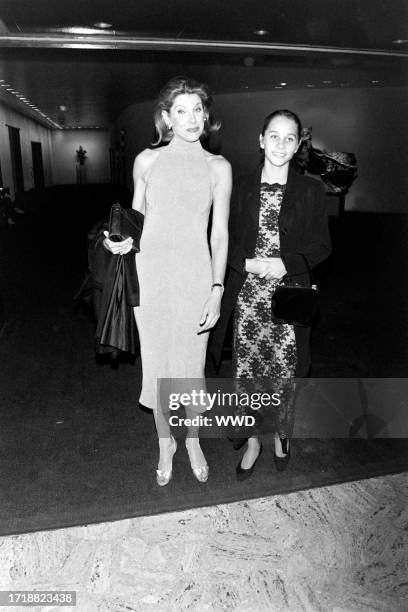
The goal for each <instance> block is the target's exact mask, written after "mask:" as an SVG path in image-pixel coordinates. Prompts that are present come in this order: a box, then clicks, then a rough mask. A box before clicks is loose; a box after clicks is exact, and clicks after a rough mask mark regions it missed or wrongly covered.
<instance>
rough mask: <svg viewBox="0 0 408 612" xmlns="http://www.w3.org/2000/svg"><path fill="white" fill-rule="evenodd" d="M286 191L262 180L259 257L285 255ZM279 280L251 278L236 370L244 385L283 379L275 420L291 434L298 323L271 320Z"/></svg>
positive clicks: (236, 329)
mask: <svg viewBox="0 0 408 612" xmlns="http://www.w3.org/2000/svg"><path fill="white" fill-rule="evenodd" d="M284 191H285V185H280V184H278V183H274V184H273V185H271V184H269V183H261V188H260V207H259V231H258V237H257V241H256V247H255V255H254V256H255V257H280V244H279V229H278V220H279V212H280V207H281V203H282V199H283V195H284ZM278 282H279V281H278V280H265V279H264V278H259V277H258V276H256V275H255V274H248V276H247V278H246V279H245V282H244V284H243V286H242V288H241V291H240V293H239V296H238V302H237V305H236V307H235V312H234V326H233V342H234V350H233V359H232V371H233V377H234V378H235V379H241V381H242V388H243V389H245V382H244V381H245V380H249V379H250V380H251V381H254V380H255V381H261V380H266V379H274V380H276V379H279V380H278V382H277V384H276V386H275V387H274V388H275V390H278V389H279V390H280V392H281V398H282V403H281V405H280V407H279V408H278V409H275V411H274V414H273V418H274V421H275V430H276V431H278V432H279V435H281V436H288V435H290V434H291V430H292V427H293V385H292V384H291V382H290V380H291V379H293V377H294V376H295V370H296V361H297V353H296V339H295V330H294V328H293V326H292V325H286V324H276V323H274V322H273V321H272V319H271V298H272V294H273V292H274V291H275V288H276V285H277V284H278ZM257 390H258V391H259V389H258V388H257ZM259 412H260V411H259ZM242 435H243V434H242ZM249 435H254V432H251V433H250V434H249Z"/></svg>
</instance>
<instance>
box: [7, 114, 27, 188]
mask: <svg viewBox="0 0 408 612" xmlns="http://www.w3.org/2000/svg"><path fill="white" fill-rule="evenodd" d="M7 127H8V132H9V140H10V154H11V168H12V173H13V182H14V195H16V194H17V193H19V192H21V191H24V176H23V162H22V159H21V145H20V129H19V128H16V127H12V126H11V125H8V126H7Z"/></svg>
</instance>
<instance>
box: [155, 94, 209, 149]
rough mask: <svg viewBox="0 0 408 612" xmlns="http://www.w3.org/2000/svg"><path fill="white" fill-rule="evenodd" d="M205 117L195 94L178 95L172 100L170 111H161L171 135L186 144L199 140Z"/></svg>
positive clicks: (198, 97)
mask: <svg viewBox="0 0 408 612" xmlns="http://www.w3.org/2000/svg"><path fill="white" fill-rule="evenodd" d="M206 117H207V114H206V112H205V110H204V107H203V103H202V102H201V98H200V96H198V95H197V94H180V95H178V96H177V97H176V98H175V99H174V102H173V105H172V107H171V108H170V111H169V112H167V111H163V119H164V121H165V122H166V124H167V125H168V126H171V128H172V130H173V135H174V136H176V137H177V138H182V139H183V140H186V141H187V142H194V141H196V140H198V139H199V138H200V136H201V134H202V133H203V131H204V122H205V120H206Z"/></svg>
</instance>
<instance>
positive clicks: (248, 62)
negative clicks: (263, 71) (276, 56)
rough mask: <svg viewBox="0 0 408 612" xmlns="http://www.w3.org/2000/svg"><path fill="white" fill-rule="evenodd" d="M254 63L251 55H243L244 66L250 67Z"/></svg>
mask: <svg viewBox="0 0 408 612" xmlns="http://www.w3.org/2000/svg"><path fill="white" fill-rule="evenodd" d="M254 65H255V59H254V58H253V57H251V56H250V55H248V56H247V57H244V66H246V67H247V68H252V66H254Z"/></svg>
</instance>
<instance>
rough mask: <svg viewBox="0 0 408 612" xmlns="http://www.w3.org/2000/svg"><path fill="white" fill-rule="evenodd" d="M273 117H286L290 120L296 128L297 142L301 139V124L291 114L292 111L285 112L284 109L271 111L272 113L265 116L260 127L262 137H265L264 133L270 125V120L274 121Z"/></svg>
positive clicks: (294, 115)
mask: <svg viewBox="0 0 408 612" xmlns="http://www.w3.org/2000/svg"><path fill="white" fill-rule="evenodd" d="M275 117H287V118H288V119H292V121H294V122H295V124H296V127H297V137H298V140H300V139H301V137H302V123H301V121H300V119H299V117H298V116H297V115H296V113H293V112H292V111H290V110H287V109H286V108H283V109H279V110H276V111H273V113H270V114H269V115H267V116H266V117H265V119H264V122H263V126H262V131H261V134H262V136H264V135H265V132H266V130H267V127H268V125H269V124H270V122H271V121H272V119H275Z"/></svg>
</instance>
